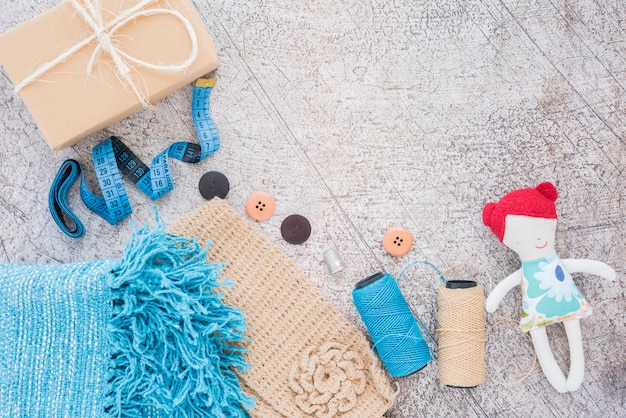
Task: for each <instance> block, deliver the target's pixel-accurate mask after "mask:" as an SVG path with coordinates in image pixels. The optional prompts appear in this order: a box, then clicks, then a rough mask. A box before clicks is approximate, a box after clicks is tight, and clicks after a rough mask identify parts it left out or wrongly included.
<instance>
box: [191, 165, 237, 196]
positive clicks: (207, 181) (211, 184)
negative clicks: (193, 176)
mask: <svg viewBox="0 0 626 418" xmlns="http://www.w3.org/2000/svg"><path fill="white" fill-rule="evenodd" d="M198 188H199V189H200V194H201V195H202V197H204V198H205V199H206V200H211V199H213V198H214V197H215V196H217V197H219V198H220V199H224V198H225V197H226V195H227V194H228V191H229V190H230V184H229V183H228V179H227V178H226V176H225V175H223V174H222V173H220V172H219V171H209V172H208V173H205V174H204V175H203V176H202V178H200V184H199V185H198Z"/></svg>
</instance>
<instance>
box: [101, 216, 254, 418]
mask: <svg viewBox="0 0 626 418" xmlns="http://www.w3.org/2000/svg"><path fill="white" fill-rule="evenodd" d="M207 250H208V246H207V248H202V247H201V246H200V245H199V244H198V242H197V241H195V240H190V239H186V238H182V237H179V236H177V235H173V234H169V233H167V232H165V226H164V225H163V224H161V223H159V224H158V225H157V227H156V228H155V229H154V230H152V231H150V230H149V228H148V227H147V226H146V227H144V228H142V229H139V230H136V231H135V232H134V234H133V236H132V239H131V241H130V243H128V244H127V245H126V247H125V249H124V257H123V259H122V260H121V262H120V264H119V265H118V266H117V267H116V268H115V269H114V270H113V271H112V273H113V274H112V279H111V283H110V286H111V292H112V301H111V302H112V307H113V317H112V320H111V323H110V325H109V334H110V338H111V341H110V343H111V345H112V347H113V349H112V352H111V363H110V367H109V380H108V382H109V391H108V392H109V393H108V402H107V404H108V407H107V409H106V412H107V413H108V414H109V415H110V416H114V417H122V416H123V417H165V416H167V417H198V416H210V417H246V416H248V414H247V411H251V410H252V408H253V407H254V403H255V399H254V398H251V397H249V396H248V395H246V394H245V393H244V392H243V390H242V389H241V386H240V383H239V380H238V378H237V373H238V372H245V371H248V369H249V365H248V364H247V363H246V362H245V360H244V353H246V352H247V350H246V349H244V348H242V346H241V345H242V344H241V343H243V342H246V341H249V340H248V339H247V338H245V337H243V332H244V331H245V329H246V326H247V325H246V322H245V315H244V314H243V313H242V312H241V310H239V309H237V308H234V307H231V306H228V305H226V304H224V302H223V301H222V298H223V296H224V295H223V294H222V293H219V292H217V291H216V290H215V289H217V288H219V287H221V286H229V287H232V283H231V282H230V281H228V280H222V281H219V276H220V273H221V271H222V268H223V265H222V264H215V263H209V262H207V261H206V256H207ZM246 410H247V411H246Z"/></svg>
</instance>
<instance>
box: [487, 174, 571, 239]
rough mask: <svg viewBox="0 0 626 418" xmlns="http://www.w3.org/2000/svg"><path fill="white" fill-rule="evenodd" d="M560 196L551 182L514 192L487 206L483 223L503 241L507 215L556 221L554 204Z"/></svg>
mask: <svg viewBox="0 0 626 418" xmlns="http://www.w3.org/2000/svg"><path fill="white" fill-rule="evenodd" d="M558 196H559V194H558V192H557V191H556V187H554V185H553V184H552V183H550V182H545V183H541V184H540V185H538V186H537V187H535V188H534V189H519V190H513V191H512V192H509V193H507V194H506V195H504V196H503V197H502V199H500V201H499V202H497V203H494V202H490V203H487V204H486V205H485V207H484V209H483V223H484V224H485V225H487V226H488V227H489V228H491V230H492V231H493V233H494V234H495V235H496V236H497V237H498V239H499V240H500V241H502V239H503V238H504V228H505V221H506V215H522V216H532V217H534V218H550V219H556V218H557V215H556V206H555V205H554V202H555V201H556V199H557V197H558Z"/></svg>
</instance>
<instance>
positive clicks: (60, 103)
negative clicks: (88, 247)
mask: <svg viewBox="0 0 626 418" xmlns="http://www.w3.org/2000/svg"><path fill="white" fill-rule="evenodd" d="M85 1H86V0H78V2H79V4H80V5H85V3H84V2H85ZM148 1H149V0H148ZM91 2H92V3H96V2H95V1H94V0H91ZM101 3H102V13H101V16H102V18H101V19H102V25H101V26H106V25H107V22H111V21H112V20H113V19H115V18H116V16H119V15H121V14H123V13H125V12H126V11H128V9H130V8H132V7H134V6H137V5H138V4H139V3H140V0H102V2H101ZM85 8H86V7H85ZM151 9H171V10H175V11H177V12H179V13H180V14H181V15H182V16H183V17H184V18H186V19H187V20H188V21H189V23H190V25H191V27H192V28H193V32H194V33H195V35H196V37H197V45H198V54H197V58H196V59H195V60H194V61H193V62H192V63H191V64H190V66H189V67H188V68H186V69H184V70H177V71H173V72H167V71H159V70H156V69H151V68H146V67H144V66H141V65H137V64H135V63H133V62H132V60H126V62H127V64H128V67H129V69H130V72H129V75H130V79H131V80H132V81H133V82H134V84H135V86H136V87H137V89H138V91H140V92H141V94H143V95H144V96H145V97H146V98H147V99H148V101H149V102H150V103H156V102H157V101H158V100H160V99H162V98H164V97H165V96H167V95H169V94H171V93H173V92H174V91H176V90H178V89H180V88H181V87H183V86H185V85H187V84H189V83H191V82H192V81H194V80H195V79H197V78H199V77H202V76H203V75H205V74H207V73H209V72H211V71H213V70H214V69H216V68H217V67H218V66H219V59H218V57H217V54H216V52H215V46H214V45H213V42H212V40H211V37H210V36H209V34H208V32H207V30H206V27H205V25H204V23H203V22H202V20H201V18H200V16H199V15H198V11H197V10H196V8H195V6H194V5H193V3H192V2H191V0H163V1H156V0H155V1H152V2H150V4H148V5H147V6H146V7H143V8H142V9H141V10H143V11H150V10H151ZM97 14H99V13H97ZM93 34H94V29H93V27H92V26H90V25H89V24H88V23H87V22H86V21H85V19H84V18H83V17H82V16H81V15H80V14H79V13H78V12H77V10H76V9H75V7H74V6H73V5H72V4H71V3H70V1H64V2H63V3H61V4H59V5H57V6H55V7H53V8H52V9H50V10H48V11H47V12H44V13H42V14H40V15H39V16H36V17H35V18H34V19H32V20H30V21H28V22H25V23H24V24H22V25H19V26H17V27H15V28H13V29H10V30H8V31H7V32H5V33H3V34H1V35H0V64H2V66H3V67H4V71H5V72H6V74H7V75H8V77H9V78H10V79H11V81H12V82H13V84H14V85H17V84H19V83H20V82H22V80H24V79H25V78H26V77H28V76H29V75H31V74H32V73H34V72H35V71H36V70H37V69H38V68H39V67H40V66H42V65H43V64H46V63H48V62H51V61H53V60H55V59H56V58H57V57H58V56H60V55H61V54H63V53H64V52H65V51H66V50H68V49H69V48H71V47H73V46H74V45H76V44H78V43H79V42H81V41H82V40H84V39H85V38H87V37H88V36H90V35H93ZM110 39H111V43H112V44H113V45H115V46H116V47H117V48H118V50H119V51H123V53H125V54H127V55H128V56H130V57H133V58H134V59H138V60H142V61H146V62H148V63H150V64H153V65H170V66H172V65H175V64H179V63H181V62H184V61H186V60H188V58H189V57H190V54H191V51H192V41H191V37H190V34H189V33H188V29H187V28H186V26H185V24H184V23H183V22H181V20H179V19H178V18H177V17H175V16H172V15H169V14H158V13H154V14H150V15H149V16H137V17H136V18H134V19H132V20H130V21H129V22H128V23H126V24H125V25H123V26H121V27H119V29H118V30H117V31H115V33H113V34H111V36H110ZM97 44H98V41H97V40H94V41H92V42H90V43H89V44H88V45H86V46H85V47H83V48H82V49H80V50H79V51H77V52H76V53H74V54H73V55H71V56H69V57H68V58H67V59H66V60H65V61H63V62H61V63H59V64H57V65H56V66H54V67H53V68H51V69H50V70H48V71H47V72H46V73H45V74H43V75H42V76H40V77H39V78H38V79H37V80H36V81H34V82H33V83H31V84H28V85H26V86H25V87H23V88H22V89H21V90H20V91H19V95H20V96H21V98H22V100H23V101H24V103H25V104H26V107H27V108H28V109H29V111H30V113H31V115H32V117H33V119H34V120H35V122H36V123H37V126H38V127H39V129H40V130H41V133H42V134H43V136H44V138H45V140H46V142H47V143H48V145H49V146H50V148H52V150H55V151H57V150H60V149H63V148H66V147H69V146H71V145H73V144H75V143H76V142H78V141H79V140H81V139H82V138H84V137H85V136H87V135H89V134H91V133H94V132H97V131H99V130H101V129H103V128H105V127H107V126H109V125H111V124H112V123H114V122H117V121H119V120H121V119H123V118H125V117H127V116H129V115H131V114H133V113H135V112H137V111H139V110H141V109H142V107H143V105H142V104H141V102H140V99H139V98H138V96H137V94H136V93H135V92H133V89H132V88H131V87H130V86H128V85H127V86H124V84H127V83H125V82H123V78H122V77H120V75H119V74H118V72H117V71H116V66H115V64H114V62H113V59H112V58H111V55H110V54H109V53H107V52H104V51H102V50H101V51H100V52H99V53H98V54H97V56H96V62H95V64H94V65H93V69H92V71H91V75H89V76H88V75H87V68H88V64H89V62H90V60H91V59H92V55H93V54H94V50H95V49H96V47H97Z"/></svg>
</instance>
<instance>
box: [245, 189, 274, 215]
mask: <svg viewBox="0 0 626 418" xmlns="http://www.w3.org/2000/svg"><path fill="white" fill-rule="evenodd" d="M275 209H276V199H274V198H273V197H272V195H269V194H267V193H264V192H254V193H252V194H251V195H250V197H249V198H248V201H247V202H246V213H247V214H248V216H249V217H251V218H252V219H254V220H257V221H261V222H262V221H267V220H268V219H269V218H271V217H272V215H273V214H274V210H275Z"/></svg>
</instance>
